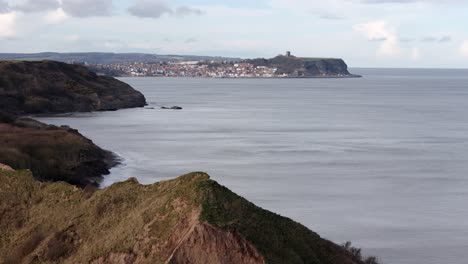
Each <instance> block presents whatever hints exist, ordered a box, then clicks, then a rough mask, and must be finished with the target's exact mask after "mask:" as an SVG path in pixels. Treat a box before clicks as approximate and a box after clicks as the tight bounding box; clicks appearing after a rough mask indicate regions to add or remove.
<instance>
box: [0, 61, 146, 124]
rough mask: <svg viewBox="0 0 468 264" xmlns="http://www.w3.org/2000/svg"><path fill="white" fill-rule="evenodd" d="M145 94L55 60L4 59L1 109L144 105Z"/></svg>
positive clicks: (41, 110)
mask: <svg viewBox="0 0 468 264" xmlns="http://www.w3.org/2000/svg"><path fill="white" fill-rule="evenodd" d="M145 104H146V101H145V97H144V96H143V95H142V94H141V93H140V92H138V91H136V90H134V89H133V88H132V87H130V86H129V85H128V84H126V83H124V82H121V81H119V80H117V79H114V78H111V77H105V76H98V75H96V74H95V73H93V72H91V71H89V70H88V69H87V68H86V67H83V66H79V65H71V64H66V63H61V62H55V61H37V62H27V61H0V112H3V113H6V114H10V115H23V114H38V113H66V112H88V111H106V110H116V109H121V108H131V107H141V106H144V105H145Z"/></svg>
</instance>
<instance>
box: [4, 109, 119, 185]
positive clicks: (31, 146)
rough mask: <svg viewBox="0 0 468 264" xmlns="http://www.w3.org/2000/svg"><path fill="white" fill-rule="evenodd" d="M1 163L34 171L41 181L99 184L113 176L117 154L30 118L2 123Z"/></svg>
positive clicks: (72, 133)
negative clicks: (110, 175) (98, 181)
mask: <svg viewBox="0 0 468 264" xmlns="http://www.w3.org/2000/svg"><path fill="white" fill-rule="evenodd" d="M0 135H1V136H0V146H1V147H0V163H4V164H8V165H9V166H11V167H13V168H15V169H30V170H32V172H33V173H34V176H35V177H36V178H37V179H39V180H45V181H66V182H69V183H72V184H75V185H78V186H82V187H84V186H86V185H88V184H95V182H96V181H97V180H98V179H99V178H100V177H101V176H102V175H103V174H108V173H109V168H110V167H112V166H113V165H114V164H115V163H114V157H113V155H112V154H111V153H110V152H108V151H105V150H103V149H101V148H99V147H98V146H96V145H95V144H93V142H92V141H91V140H89V139H87V138H85V137H83V136H82V135H81V134H79V133H78V131H77V130H74V129H70V128H68V127H57V126H52V125H46V124H43V123H41V122H38V121H35V120H33V119H29V118H19V119H16V120H15V121H13V122H11V123H1V122H0Z"/></svg>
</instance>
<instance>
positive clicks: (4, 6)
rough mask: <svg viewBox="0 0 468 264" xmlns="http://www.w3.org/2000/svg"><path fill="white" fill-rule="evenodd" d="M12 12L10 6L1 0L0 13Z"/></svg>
mask: <svg viewBox="0 0 468 264" xmlns="http://www.w3.org/2000/svg"><path fill="white" fill-rule="evenodd" d="M9 12H10V6H9V5H8V3H7V2H6V1H4V0H0V14H5V13H9Z"/></svg>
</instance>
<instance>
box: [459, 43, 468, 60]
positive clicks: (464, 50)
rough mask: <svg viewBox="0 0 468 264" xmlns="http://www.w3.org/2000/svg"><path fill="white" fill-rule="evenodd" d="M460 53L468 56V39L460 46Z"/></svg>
mask: <svg viewBox="0 0 468 264" xmlns="http://www.w3.org/2000/svg"><path fill="white" fill-rule="evenodd" d="M460 55H462V56H463V57H468V40H465V41H464V42H463V43H462V45H461V46H460Z"/></svg>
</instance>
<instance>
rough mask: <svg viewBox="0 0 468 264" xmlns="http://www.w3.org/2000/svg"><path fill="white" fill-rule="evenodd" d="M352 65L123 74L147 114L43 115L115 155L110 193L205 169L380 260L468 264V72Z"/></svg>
mask: <svg viewBox="0 0 468 264" xmlns="http://www.w3.org/2000/svg"><path fill="white" fill-rule="evenodd" d="M351 71H352V72H353V73H355V74H360V75H363V78H350V79H202V78H200V79H198V78H186V79H185V78H150V77H148V78H121V80H122V81H124V82H126V83H128V84H130V85H131V86H133V87H134V88H135V89H137V90H139V91H141V92H142V93H143V94H144V95H145V96H146V98H147V101H148V103H149V104H148V106H147V107H146V108H136V109H127V110H119V111H116V112H96V113H77V114H67V115H60V116H53V117H41V118H38V119H39V120H40V121H43V122H46V123H51V124H57V125H69V126H71V127H73V128H76V129H78V130H79V131H80V132H81V133H82V134H84V135H85V136H87V137H89V138H90V139H92V140H93V141H94V142H95V143H96V144H98V145H99V146H101V147H102V148H105V149H108V150H110V151H113V152H115V153H116V154H118V155H119V156H120V158H121V165H119V166H118V167H115V168H113V169H112V171H111V174H110V175H108V176H105V178H104V180H103V182H102V186H103V187H105V186H109V185H111V184H113V183H115V182H118V181H123V180H126V179H128V178H130V177H136V178H137V179H138V180H139V181H140V182H141V183H143V184H151V183H154V182H157V181H160V180H166V179H171V178H174V177H176V176H179V175H182V174H185V173H189V172H193V171H203V172H207V173H209V174H210V175H211V177H212V179H214V180H216V181H218V182H219V183H220V184H222V185H225V186H227V187H228V188H229V189H231V190H232V191H234V192H236V193H237V194H239V195H241V196H243V197H245V198H247V199H248V200H250V201H252V202H254V203H255V204H256V205H258V206H260V207H263V208H265V209H268V210H271V211H274V212H276V213H279V214H281V215H283V216H287V217H289V218H292V219H294V220H295V221H298V222H300V223H302V224H304V225H305V226H307V227H308V228H310V229H312V230H313V231H315V232H317V233H319V234H320V235H321V236H322V237H324V238H327V239H330V240H332V241H334V242H336V243H344V242H346V241H352V243H353V245H354V246H355V247H359V248H362V250H363V253H364V255H375V256H378V257H379V259H380V260H381V261H382V262H383V263H386V264H392V263H395V264H466V263H468V70H449V69H357V68H356V69H351ZM162 106H169V107H171V106H180V107H183V110H164V109H160V107H162Z"/></svg>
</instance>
